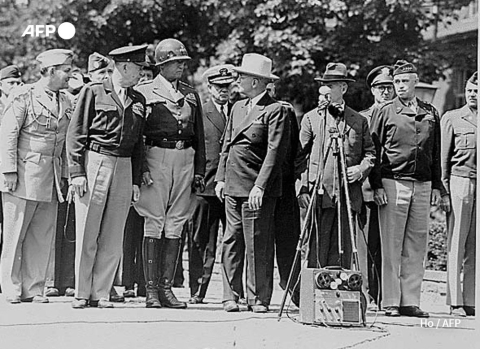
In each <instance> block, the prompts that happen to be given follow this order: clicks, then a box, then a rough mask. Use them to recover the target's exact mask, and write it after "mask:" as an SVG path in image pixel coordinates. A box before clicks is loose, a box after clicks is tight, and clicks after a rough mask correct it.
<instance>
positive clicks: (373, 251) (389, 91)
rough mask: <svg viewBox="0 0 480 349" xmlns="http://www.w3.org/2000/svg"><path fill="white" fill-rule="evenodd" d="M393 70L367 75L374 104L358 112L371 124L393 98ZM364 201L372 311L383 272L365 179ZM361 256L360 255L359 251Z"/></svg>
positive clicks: (370, 193)
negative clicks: (381, 107) (378, 108)
mask: <svg viewBox="0 0 480 349" xmlns="http://www.w3.org/2000/svg"><path fill="white" fill-rule="evenodd" d="M392 74H393V67H392V66H389V65H381V66H379V67H375V68H373V69H372V70H371V71H370V72H369V73H368V75H367V87H368V88H369V89H370V92H371V93H372V95H373V99H374V101H373V104H372V105H371V106H370V108H368V109H365V110H363V111H361V112H360V114H362V115H363V116H365V117H366V118H367V120H368V122H369V123H370V121H371V119H372V114H373V110H374V109H375V108H377V107H378V106H380V105H381V104H382V103H385V102H387V101H390V100H392V99H393V97H395V90H394V88H393V75H392ZM362 192H363V201H364V203H365V206H364V207H363V208H362V210H363V212H362V215H361V217H362V219H364V224H365V226H364V232H365V233H366V239H367V244H368V251H369V256H371V258H370V257H368V258H365V260H364V261H363V263H367V265H365V266H363V267H362V268H361V269H362V270H368V272H367V274H366V275H364V276H365V278H367V279H368V282H364V284H363V285H365V286H368V294H369V296H370V299H371V302H370V304H369V306H371V307H372V308H375V307H376V306H377V303H379V300H380V298H379V297H380V280H379V277H380V274H381V268H382V252H381V248H380V227H379V225H378V206H377V204H376V203H375V202H374V201H373V190H372V188H371V186H370V182H369V180H368V178H366V179H365V182H363V186H362ZM358 242H359V244H358V248H359V250H364V243H363V238H361V239H359V241H358ZM359 252H360V251H359ZM362 252H363V253H359V254H364V255H365V257H367V251H366V250H365V251H362Z"/></svg>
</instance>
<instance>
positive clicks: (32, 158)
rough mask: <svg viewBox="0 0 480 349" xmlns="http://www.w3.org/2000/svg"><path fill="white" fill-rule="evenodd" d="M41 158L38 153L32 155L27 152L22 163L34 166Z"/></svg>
mask: <svg viewBox="0 0 480 349" xmlns="http://www.w3.org/2000/svg"><path fill="white" fill-rule="evenodd" d="M41 157H42V154H40V153H34V152H31V151H29V152H27V153H26V154H25V156H24V157H23V161H24V162H32V163H34V164H38V163H39V162H40V158H41Z"/></svg>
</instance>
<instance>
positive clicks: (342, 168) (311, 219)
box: [278, 124, 359, 320]
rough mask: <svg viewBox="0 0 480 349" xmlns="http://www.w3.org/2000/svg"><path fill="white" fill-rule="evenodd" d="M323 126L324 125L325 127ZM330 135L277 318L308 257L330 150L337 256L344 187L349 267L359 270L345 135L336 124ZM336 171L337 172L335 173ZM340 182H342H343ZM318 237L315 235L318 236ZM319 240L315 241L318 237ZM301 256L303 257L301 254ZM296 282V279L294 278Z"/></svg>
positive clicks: (340, 243) (340, 253)
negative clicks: (335, 213) (350, 264)
mask: <svg viewBox="0 0 480 349" xmlns="http://www.w3.org/2000/svg"><path fill="white" fill-rule="evenodd" d="M324 129H325V127H324ZM328 131H329V133H330V135H329V138H328V143H327V146H326V147H325V148H323V149H322V150H321V151H322V152H323V151H324V149H326V151H325V155H324V157H323V161H321V163H322V166H319V167H318V169H317V173H316V176H315V182H314V186H313V189H312V192H311V197H310V201H309V204H308V207H307V212H306V215H305V219H304V222H303V225H302V230H301V232H300V237H299V240H298V244H297V249H296V253H295V258H294V261H293V265H292V269H291V270H290V274H289V278H288V281H287V285H286V287H285V292H284V295H283V298H282V303H281V305H280V311H279V314H278V320H280V318H281V317H282V313H283V309H284V306H285V302H286V298H287V293H288V291H289V290H290V288H291V284H292V282H293V277H294V274H295V271H296V269H297V267H298V263H300V262H301V260H302V259H303V260H304V261H305V260H307V259H308V255H309V246H310V237H311V232H312V230H313V227H314V226H315V225H316V224H315V223H316V220H317V217H316V207H317V200H318V197H319V195H318V194H317V193H323V180H324V174H325V171H324V168H325V165H326V163H327V160H328V156H329V154H330V152H332V155H333V157H334V162H333V171H334V181H333V187H334V188H333V189H334V190H333V193H334V197H333V198H334V199H335V201H336V204H335V205H336V208H337V224H338V229H337V230H338V232H337V233H338V252H339V256H340V260H342V258H343V253H344V249H343V244H342V205H343V204H344V203H343V201H342V195H341V189H342V188H343V190H344V198H345V199H344V200H345V204H346V209H347V218H348V226H349V233H350V234H349V235H350V242H351V246H352V257H353V258H352V270H355V271H358V270H359V260H358V251H357V248H356V242H355V231H354V227H355V225H354V217H353V213H352V205H351V201H350V191H349V186H348V178H347V165H346V160H345V148H344V144H343V142H344V139H343V137H344V135H342V134H341V133H340V131H339V129H338V124H337V125H336V127H331V128H329V130H328ZM337 174H338V175H337ZM342 184H343V185H342ZM317 240H318V239H317ZM317 242H318V241H317ZM302 256H303V258H302ZM297 282H298V280H297Z"/></svg>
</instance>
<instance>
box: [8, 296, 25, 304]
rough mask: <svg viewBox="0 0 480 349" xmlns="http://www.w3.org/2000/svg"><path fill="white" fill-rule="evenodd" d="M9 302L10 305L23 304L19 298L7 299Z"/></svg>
mask: <svg viewBox="0 0 480 349" xmlns="http://www.w3.org/2000/svg"><path fill="white" fill-rule="evenodd" d="M7 302H8V303H10V304H20V303H21V302H22V300H21V299H20V297H18V296H15V297H7Z"/></svg>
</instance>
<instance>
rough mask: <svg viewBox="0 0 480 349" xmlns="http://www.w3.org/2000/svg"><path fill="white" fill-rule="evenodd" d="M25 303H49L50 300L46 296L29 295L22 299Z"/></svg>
mask: <svg viewBox="0 0 480 349" xmlns="http://www.w3.org/2000/svg"><path fill="white" fill-rule="evenodd" d="M21 301H22V302H23V303H38V304H41V303H48V302H49V300H48V298H47V297H44V296H34V297H29V298H22V300H21Z"/></svg>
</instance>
